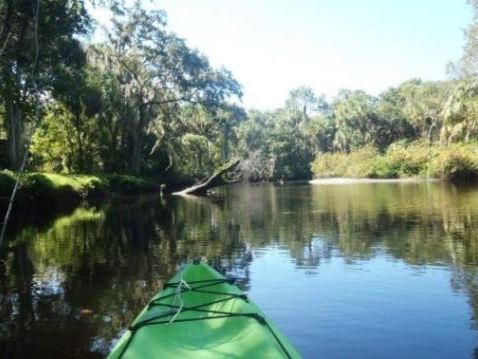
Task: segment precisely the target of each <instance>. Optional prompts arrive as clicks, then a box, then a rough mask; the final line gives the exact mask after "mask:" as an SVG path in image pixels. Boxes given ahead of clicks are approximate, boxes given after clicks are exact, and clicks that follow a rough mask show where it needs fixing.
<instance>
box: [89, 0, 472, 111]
mask: <svg viewBox="0 0 478 359" xmlns="http://www.w3.org/2000/svg"><path fill="white" fill-rule="evenodd" d="M143 1H144V3H145V6H148V7H157V8H161V9H164V10H166V12H167V14H168V24H169V28H170V29H171V30H172V31H174V32H176V33H177V35H178V36H180V37H182V38H184V39H186V41H187V43H188V45H189V46H190V47H194V48H197V49H199V50H200V51H201V52H202V53H204V54H205V55H206V56H208V58H209V59H210V61H211V63H212V65H213V66H218V67H219V66H224V67H226V68H228V69H229V70H231V71H232V73H233V74H234V76H235V77H236V79H237V80H238V81H239V82H240V83H241V84H242V86H243V91H244V97H243V104H244V105H245V106H246V107H248V108H250V107H254V108H258V109H262V110H267V109H273V108H277V107H279V106H282V105H283V103H284V101H285V99H286V98H287V94H288V92H289V91H290V90H291V89H293V88H295V87H297V86H301V85H306V86H310V87H312V88H313V89H314V90H315V91H316V92H317V93H323V94H325V95H326V96H327V97H328V98H329V99H330V98H332V97H333V96H334V95H335V94H336V93H337V91H338V90H339V89H340V88H348V89H363V90H365V91H367V92H368V93H370V94H372V95H378V94H379V93H380V92H382V91H384V90H386V89H387V88H389V87H391V86H397V85H399V84H400V83H401V82H403V81H406V80H408V79H411V78H417V77H418V78H422V79H424V80H441V79H445V78H446V65H447V63H448V62H450V61H452V60H455V59H457V58H459V56H460V54H461V52H462V47H463V44H464V34H463V30H464V29H465V28H466V26H467V25H468V23H469V22H470V20H471V15H472V13H471V8H470V7H469V6H468V5H467V4H466V0H156V1H148V0H143ZM95 16H96V17H97V18H98V20H99V21H100V22H104V21H105V19H106V16H105V14H104V13H102V12H101V11H96V12H95Z"/></svg>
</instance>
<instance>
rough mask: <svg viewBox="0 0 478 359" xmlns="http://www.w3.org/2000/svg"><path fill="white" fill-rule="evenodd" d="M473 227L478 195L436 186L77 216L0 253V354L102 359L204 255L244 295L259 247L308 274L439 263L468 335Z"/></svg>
mask: <svg viewBox="0 0 478 359" xmlns="http://www.w3.org/2000/svg"><path fill="white" fill-rule="evenodd" d="M18 222H21V219H18V218H17V223H18ZM477 229H478V191H477V190H475V189H472V188H459V189H458V188H454V187H450V186H447V185H444V184H438V183H420V184H410V183H407V184H360V185H358V184H357V185H341V186H309V185H295V186H282V187H275V186H273V185H244V186H242V185H238V186H232V187H229V188H226V189H223V190H221V191H219V193H218V194H217V195H216V197H214V198H212V199H204V198H203V199H191V198H186V199H183V198H166V199H161V198H159V197H158V198H148V199H144V198H143V199H138V200H134V201H129V203H124V202H119V203H118V202H115V203H110V204H108V205H104V206H101V207H87V208H78V209H76V210H75V211H73V212H72V213H69V214H67V215H64V216H59V217H57V218H56V219H54V220H50V221H48V222H47V223H46V224H45V223H43V224H42V225H38V224H34V225H26V226H24V227H23V228H22V227H21V226H16V230H15V231H14V233H13V234H12V235H11V238H10V239H9V241H8V242H7V243H6V245H5V248H3V250H2V253H1V261H0V357H49V358H51V357H75V356H76V357H95V356H97V357H103V356H104V355H105V353H107V352H108V350H109V348H110V346H111V343H112V342H113V341H114V340H115V338H117V337H118V335H119V334H120V333H121V332H122V330H123V329H124V328H125V327H127V326H128V324H129V323H130V322H131V321H132V320H133V318H134V316H135V315H136V314H137V313H138V312H139V311H140V310H141V308H142V307H143V306H144V305H145V303H147V301H148V299H149V298H150V297H151V296H152V295H153V294H154V293H155V292H156V291H157V290H158V288H159V287H160V284H161V282H162V281H164V280H165V279H168V278H169V277H170V276H171V275H173V274H174V273H175V272H176V270H177V268H178V266H179V265H180V264H182V263H185V262H187V261H191V260H192V259H195V258H201V257H205V258H207V259H208V260H210V261H211V262H213V263H215V264H216V265H220V266H222V267H223V268H224V269H225V271H226V272H228V273H231V274H234V275H236V276H239V277H240V278H241V280H240V285H241V286H242V287H243V289H245V290H248V289H249V287H250V278H249V274H250V273H249V266H250V263H251V262H252V261H253V259H254V258H255V257H258V256H261V255H262V253H263V250H265V249H267V248H271V247H279V248H282V249H285V250H287V251H288V253H289V254H290V259H291V261H293V262H294V264H295V266H296V267H297V268H300V269H304V270H307V271H308V273H310V274H312V275H313V274H314V273H316V270H317V268H318V267H320V265H321V263H322V261H327V260H330V258H332V257H334V256H340V257H343V258H344V260H345V261H346V262H347V263H354V262H359V261H367V260H370V259H372V258H375V257H379V256H388V257H391V258H395V259H397V260H400V261H403V262H404V263H407V264H409V265H411V266H416V267H417V269H418V268H420V267H424V266H447V267H448V268H449V269H450V271H451V273H452V275H451V281H450V285H451V288H452V290H454V291H456V292H463V293H466V295H467V296H468V298H469V303H470V306H471V308H472V311H473V315H472V318H471V321H472V323H473V325H475V326H476V322H475V318H477V315H478V287H477V283H478V282H477V279H478V275H477V274H478V271H477V268H478V267H477V264H478V242H477V241H478V238H477V236H478V231H477Z"/></svg>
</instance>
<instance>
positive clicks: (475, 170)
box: [430, 145, 478, 182]
mask: <svg viewBox="0 0 478 359" xmlns="http://www.w3.org/2000/svg"><path fill="white" fill-rule="evenodd" d="M430 175H431V176H432V177H438V178H444V179H447V180H449V181H452V182H462V181H466V182H469V181H476V179H477V178H478V160H477V157H476V154H475V153H473V150H472V148H471V147H470V146H463V145H453V146H450V147H446V148H444V149H443V150H442V151H441V152H440V153H439V154H438V156H436V157H435V158H434V159H433V162H432V166H431V170H430Z"/></svg>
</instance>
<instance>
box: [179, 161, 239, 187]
mask: <svg viewBox="0 0 478 359" xmlns="http://www.w3.org/2000/svg"><path fill="white" fill-rule="evenodd" d="M239 162H240V161H239V160H237V161H234V162H232V163H230V164H228V165H226V166H225V167H223V168H221V169H220V170H218V171H217V172H216V173H214V174H213V175H212V176H211V177H209V178H208V179H207V180H205V181H203V182H201V183H199V184H197V185H194V186H191V187H188V188H186V189H183V190H182V191H179V192H174V193H173V194H174V195H179V196H184V195H188V194H199V195H201V194H205V193H206V192H207V191H208V190H209V189H211V188H214V187H217V186H221V185H223V184H226V183H228V182H226V181H225V180H224V179H223V178H222V175H224V174H225V173H227V172H229V171H231V170H233V169H234V168H236V167H237V165H238V164H239Z"/></svg>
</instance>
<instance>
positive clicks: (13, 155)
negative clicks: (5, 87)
mask: <svg viewBox="0 0 478 359" xmlns="http://www.w3.org/2000/svg"><path fill="white" fill-rule="evenodd" d="M5 110H6V126H7V156H8V163H9V168H10V169H12V170H15V171H16V170H18V169H19V167H20V164H21V161H22V158H23V153H24V151H25V149H24V147H23V146H24V139H23V118H22V111H21V109H20V106H18V104H17V103H16V102H15V101H14V100H13V98H11V97H8V98H6V99H5Z"/></svg>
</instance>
